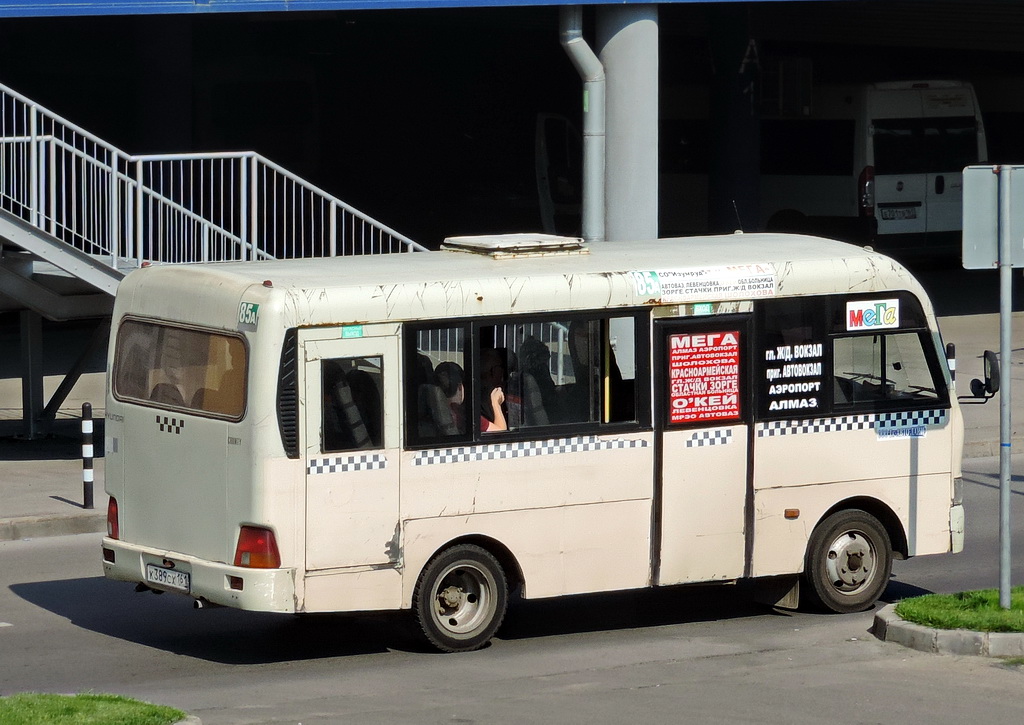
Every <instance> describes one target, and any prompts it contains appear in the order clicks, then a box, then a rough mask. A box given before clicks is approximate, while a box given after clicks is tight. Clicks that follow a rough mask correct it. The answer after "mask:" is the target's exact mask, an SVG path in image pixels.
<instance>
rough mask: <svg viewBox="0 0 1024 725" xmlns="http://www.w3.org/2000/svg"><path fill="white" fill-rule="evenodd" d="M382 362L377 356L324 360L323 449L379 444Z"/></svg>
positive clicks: (338, 449) (361, 447)
mask: <svg viewBox="0 0 1024 725" xmlns="http://www.w3.org/2000/svg"><path fill="white" fill-rule="evenodd" d="M382 363H383V361H382V360H381V358H380V357H370V358H337V359H333V360H324V361H323V367H322V375H321V378H322V381H323V406H322V409H323V421H322V431H323V440H322V447H323V452H324V453H337V452H340V451H352V450H360V449H366V448H380V447H382V445H383V439H382V433H383V423H384V412H383V407H382V406H381V382H380V381H381V374H382Z"/></svg>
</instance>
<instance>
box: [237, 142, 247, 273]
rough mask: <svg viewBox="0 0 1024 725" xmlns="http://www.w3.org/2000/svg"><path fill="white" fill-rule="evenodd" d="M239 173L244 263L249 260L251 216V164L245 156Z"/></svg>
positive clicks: (240, 231)
mask: <svg viewBox="0 0 1024 725" xmlns="http://www.w3.org/2000/svg"><path fill="white" fill-rule="evenodd" d="M239 167H240V168H239V173H240V175H241V178H240V179H239V182H240V188H239V194H238V196H239V200H238V202H239V217H240V219H239V223H240V225H241V228H240V230H239V235H238V236H239V237H240V238H241V240H242V248H241V250H239V251H240V252H241V256H242V261H243V262H245V261H246V260H247V255H248V246H249V214H248V211H249V210H248V208H247V202H248V199H249V164H247V163H246V158H245V157H244V156H243V157H242V159H241V164H239Z"/></svg>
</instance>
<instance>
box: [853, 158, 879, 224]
mask: <svg viewBox="0 0 1024 725" xmlns="http://www.w3.org/2000/svg"><path fill="white" fill-rule="evenodd" d="M857 194H858V195H859V196H860V204H859V207H860V215H861V216H862V217H873V216H874V215H875V167H874V166H865V167H864V170H863V171H861V172H860V178H859V179H858V180H857Z"/></svg>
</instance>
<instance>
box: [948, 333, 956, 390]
mask: <svg viewBox="0 0 1024 725" xmlns="http://www.w3.org/2000/svg"><path fill="white" fill-rule="evenodd" d="M946 361H947V362H948V363H949V382H950V383H952V387H953V389H954V390H955V389H956V345H955V344H954V343H952V342H950V343H947V344H946Z"/></svg>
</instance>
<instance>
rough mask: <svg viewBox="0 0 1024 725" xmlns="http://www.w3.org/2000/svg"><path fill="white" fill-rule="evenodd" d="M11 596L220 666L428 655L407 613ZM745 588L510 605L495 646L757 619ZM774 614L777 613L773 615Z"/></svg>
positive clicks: (74, 587) (95, 580) (117, 596)
mask: <svg viewBox="0 0 1024 725" xmlns="http://www.w3.org/2000/svg"><path fill="white" fill-rule="evenodd" d="M10 588H11V591H12V592H13V593H14V594H15V595H17V596H19V597H21V598H22V599H24V600H25V601H28V602H30V603H32V604H34V605H36V606H38V607H40V608H42V609H45V610H47V611H50V612H52V613H53V614H55V615H57V616H59V617H63V618H65V619H67V620H68V621H70V622H71V623H72V624H74V625H75V626H78V627H81V628H83V629H86V630H89V631H92V632H96V633H98V634H101V635H104V636H107V637H113V638H116V639H119V640H123V641H125V642H130V643H134V644H138V645H142V646H145V647H151V648H154V649H157V650H162V651H165V652H169V653H173V654H177V655H183V656H187V657H195V658H198V659H202V660H208V661H211V662H217V663H222V664H239V665H246V664H268V663H275V662H288V661H302V660H312V659H322V658H329V657H347V656H354V655H367V654H379V653H384V652H387V651H390V650H397V651H402V652H413V653H428V652H432V650H431V649H429V647H427V646H426V645H425V643H422V642H421V640H420V638H419V637H417V636H416V633H415V629H414V627H415V625H414V624H413V623H412V618H411V616H409V614H408V613H407V612H406V613H385V614H377V615H331V614H316V615H303V616H294V615H287V614H267V613H260V612H245V611H241V610H237V609H230V608H222V607H218V608H212V609H203V610H199V611H197V610H196V609H194V608H193V606H192V603H191V601H190V600H189V599H188V598H187V597H183V596H179V595H175V594H162V595H155V594H152V593H150V592H144V593H138V592H135V590H134V586H133V585H131V584H127V583H122V582H114V581H109V580H107V579H104V578H103V577H83V578H78V579H64V580H58V581H44V582H29V583H23V584H15V585H12V586H11V587H10ZM773 611H774V610H771V609H770V608H769V607H767V606H765V605H762V604H758V603H756V602H755V601H754V600H753V595H752V592H751V590H750V588H749V587H747V586H746V585H744V584H740V585H737V586H710V587H709V586H699V587H672V588H665V589H642V590H636V591H628V592H614V593H608V594H590V595H581V596H571V597H562V598H557V599H545V600H532V601H527V600H515V601H514V602H513V603H512V606H511V607H510V610H509V613H508V616H507V617H506V619H505V623H504V625H503V626H502V628H501V629H500V630H499V632H498V638H499V639H503V640H518V639H531V638H540V637H551V636H561V635H573V634H580V633H586V632H598V631H614V630H623V629H638V628H648V627H661V626H667V625H678V624H687V623H693V622H704V621H712V620H722V619H738V618H746V617H756V616H763V615H764V614H766V613H769V614H770V613H772V612H773ZM776 613H777V614H779V615H781V616H785V615H784V613H781V612H776Z"/></svg>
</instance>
